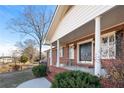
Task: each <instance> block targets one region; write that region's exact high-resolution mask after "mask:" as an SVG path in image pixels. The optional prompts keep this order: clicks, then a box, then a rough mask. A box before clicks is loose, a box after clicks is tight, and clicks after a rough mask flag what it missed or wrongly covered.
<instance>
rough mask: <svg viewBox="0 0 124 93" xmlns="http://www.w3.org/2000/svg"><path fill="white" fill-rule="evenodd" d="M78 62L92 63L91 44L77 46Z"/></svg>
mask: <svg viewBox="0 0 124 93" xmlns="http://www.w3.org/2000/svg"><path fill="white" fill-rule="evenodd" d="M79 61H84V62H91V61H92V42H88V43H85V44H80V45H79Z"/></svg>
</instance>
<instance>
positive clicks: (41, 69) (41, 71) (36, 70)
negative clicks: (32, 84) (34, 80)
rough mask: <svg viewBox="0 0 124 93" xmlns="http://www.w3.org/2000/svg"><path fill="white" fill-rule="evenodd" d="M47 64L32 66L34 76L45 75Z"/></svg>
mask: <svg viewBox="0 0 124 93" xmlns="http://www.w3.org/2000/svg"><path fill="white" fill-rule="evenodd" d="M46 71H47V66H46V65H43V64H40V65H38V66H35V67H33V68H32V72H33V74H34V76H36V77H44V76H46Z"/></svg>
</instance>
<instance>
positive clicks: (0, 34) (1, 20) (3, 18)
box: [0, 5, 56, 56]
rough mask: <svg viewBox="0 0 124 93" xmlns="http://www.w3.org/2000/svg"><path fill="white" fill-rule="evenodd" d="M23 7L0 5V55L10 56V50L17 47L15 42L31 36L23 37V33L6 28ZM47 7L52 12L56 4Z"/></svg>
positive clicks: (45, 47) (44, 48)
mask: <svg viewBox="0 0 124 93" xmlns="http://www.w3.org/2000/svg"><path fill="white" fill-rule="evenodd" d="M24 7H25V6H2V5H1V6H0V56H3V55H4V56H10V55H11V53H12V51H13V50H16V49H17V47H16V46H15V43H16V42H18V41H21V42H23V41H24V40H25V39H30V38H31V37H29V36H25V37H24V35H22V34H20V33H15V32H14V31H12V30H11V29H9V28H8V25H9V22H10V20H11V19H12V18H16V17H18V16H20V13H22V12H23V10H24ZM41 7H42V6H41ZM47 8H48V9H50V10H51V11H52V13H54V11H55V8H56V6H47ZM39 9H40V8H39ZM47 48H48V47H47V46H44V47H43V50H46V49H47Z"/></svg>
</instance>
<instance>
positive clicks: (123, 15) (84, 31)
mask: <svg viewBox="0 0 124 93" xmlns="http://www.w3.org/2000/svg"><path fill="white" fill-rule="evenodd" d="M123 10H124V6H117V7H115V8H113V9H111V10H110V11H108V12H106V13H104V14H102V15H101V31H103V30H104V29H107V28H109V27H112V26H114V25H117V24H120V23H122V22H124V12H123ZM94 32H95V21H94V20H91V21H90V22H88V23H86V24H85V25H83V26H81V27H79V28H77V29H76V30H74V31H72V32H71V33H69V34H67V35H65V36H64V37H62V38H60V44H66V43H70V42H72V41H74V40H77V39H79V38H83V37H84V36H87V35H90V34H94ZM54 44H56V42H54Z"/></svg>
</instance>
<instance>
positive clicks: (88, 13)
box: [45, 5, 115, 44]
mask: <svg viewBox="0 0 124 93" xmlns="http://www.w3.org/2000/svg"><path fill="white" fill-rule="evenodd" d="M69 7H70V6H58V8H57V9H56V13H55V15H54V18H53V20H52V23H51V25H50V27H49V30H48V33H47V36H46V38H45V43H47V44H49V43H53V42H55V41H56V40H57V39H60V38H62V37H64V36H66V35H67V34H69V33H70V32H72V31H74V30H75V29H77V28H79V27H81V26H83V25H85V24H87V23H88V22H90V21H91V20H93V19H94V18H95V17H96V16H99V15H101V14H103V13H105V12H106V11H108V10H110V9H112V8H113V7H115V6H98V5H96V6H86V5H84V6H74V7H73V8H72V9H70V10H71V11H67V10H69ZM77 10H78V11H77ZM76 11H77V12H76ZM78 13H79V15H80V16H79V15H76V14H78ZM72 14H73V15H72ZM74 14H75V15H74ZM73 17H74V18H73ZM65 21H66V22H65ZM67 21H68V22H67ZM72 24H73V25H72ZM91 24H92V22H91ZM71 25H72V26H71Z"/></svg>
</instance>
